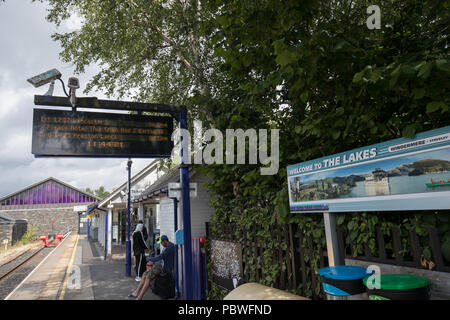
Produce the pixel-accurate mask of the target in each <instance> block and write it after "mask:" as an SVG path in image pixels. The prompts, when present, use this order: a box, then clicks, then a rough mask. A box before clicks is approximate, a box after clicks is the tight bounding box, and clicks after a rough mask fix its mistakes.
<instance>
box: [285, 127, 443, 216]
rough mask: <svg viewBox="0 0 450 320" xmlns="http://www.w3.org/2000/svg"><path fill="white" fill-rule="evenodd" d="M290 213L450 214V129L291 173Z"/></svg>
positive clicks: (347, 154) (322, 161)
mask: <svg viewBox="0 0 450 320" xmlns="http://www.w3.org/2000/svg"><path fill="white" fill-rule="evenodd" d="M287 176H288V187H289V204H290V210H291V212H351V211H399V210H442V209H450V126H447V127H444V128H440V129H436V130H431V131H427V132H423V133H420V134H417V135H415V136H414V137H413V138H412V139H404V138H400V139H395V140H390V141H387V142H384V143H379V144H375V145H371V146H367V147H364V148H359V149H355V150H351V151H347V152H343V153H339V154H335V155H331V156H327V157H323V158H320V159H316V160H311V161H307V162H303V163H298V164H295V165H291V166H288V167H287Z"/></svg>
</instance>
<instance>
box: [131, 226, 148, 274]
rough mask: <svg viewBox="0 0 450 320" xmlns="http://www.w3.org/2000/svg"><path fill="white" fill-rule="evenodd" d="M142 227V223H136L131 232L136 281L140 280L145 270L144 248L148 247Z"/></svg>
mask: <svg viewBox="0 0 450 320" xmlns="http://www.w3.org/2000/svg"><path fill="white" fill-rule="evenodd" d="M143 228H144V225H143V224H142V223H138V224H137V225H136V230H134V232H133V253H134V257H135V258H136V264H135V266H134V268H135V270H136V278H135V280H136V281H141V277H142V274H143V273H144V272H145V265H146V263H147V261H146V258H145V249H148V248H147V244H146V243H145V239H144V234H143V232H142V230H143Z"/></svg>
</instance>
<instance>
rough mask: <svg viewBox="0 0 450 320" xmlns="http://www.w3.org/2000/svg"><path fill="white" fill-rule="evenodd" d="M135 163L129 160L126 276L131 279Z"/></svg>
mask: <svg viewBox="0 0 450 320" xmlns="http://www.w3.org/2000/svg"><path fill="white" fill-rule="evenodd" d="M132 163H133V162H132V161H131V159H128V162H127V168H128V213H127V241H126V243H125V249H126V251H125V259H126V261H125V275H126V276H127V277H131V241H130V210H131V208H130V205H131V164H132Z"/></svg>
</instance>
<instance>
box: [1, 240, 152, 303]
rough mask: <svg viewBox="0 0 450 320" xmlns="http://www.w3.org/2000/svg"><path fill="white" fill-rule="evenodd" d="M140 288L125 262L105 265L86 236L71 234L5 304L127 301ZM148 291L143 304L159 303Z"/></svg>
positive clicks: (106, 263)
mask: <svg viewBox="0 0 450 320" xmlns="http://www.w3.org/2000/svg"><path fill="white" fill-rule="evenodd" d="M137 285H138V282H136V281H135V279H134V276H132V277H126V276H125V261H124V260H123V259H111V260H107V261H104V260H103V255H102V251H101V249H100V248H99V247H98V245H96V243H93V242H89V241H88V240H87V239H86V236H85V235H78V234H76V233H71V234H69V235H68V236H67V237H66V238H64V240H63V241H62V242H61V244H60V245H59V246H57V247H55V248H54V250H53V251H51V252H50V253H49V254H48V255H47V256H46V257H45V258H44V260H42V262H41V263H40V264H39V265H38V266H37V267H36V268H35V269H33V270H32V271H31V272H30V273H29V274H28V276H27V277H26V278H25V279H24V280H23V281H22V282H21V283H20V284H19V285H18V286H17V287H16V288H15V289H14V290H13V291H12V292H11V293H10V294H9V295H8V296H7V297H6V298H5V300H128V298H127V296H128V294H129V293H130V292H131V291H133V290H134V289H135V288H136V287H137ZM159 299H160V297H159V296H157V295H155V294H153V293H152V292H151V290H150V289H149V290H148V292H147V293H146V295H145V296H144V300H159Z"/></svg>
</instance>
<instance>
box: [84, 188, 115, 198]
mask: <svg viewBox="0 0 450 320" xmlns="http://www.w3.org/2000/svg"><path fill="white" fill-rule="evenodd" d="M86 192H88V193H90V194H93V195H95V196H97V197H99V198H100V199H105V198H106V197H107V196H109V195H110V192H109V191H106V189H105V187H104V186H100V187H99V188H98V189H96V190H94V191H92V190H91V189H90V188H86Z"/></svg>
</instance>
